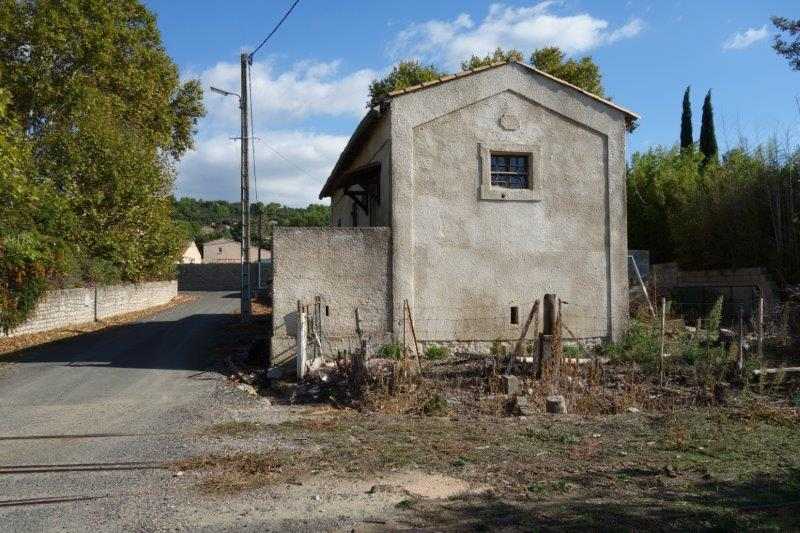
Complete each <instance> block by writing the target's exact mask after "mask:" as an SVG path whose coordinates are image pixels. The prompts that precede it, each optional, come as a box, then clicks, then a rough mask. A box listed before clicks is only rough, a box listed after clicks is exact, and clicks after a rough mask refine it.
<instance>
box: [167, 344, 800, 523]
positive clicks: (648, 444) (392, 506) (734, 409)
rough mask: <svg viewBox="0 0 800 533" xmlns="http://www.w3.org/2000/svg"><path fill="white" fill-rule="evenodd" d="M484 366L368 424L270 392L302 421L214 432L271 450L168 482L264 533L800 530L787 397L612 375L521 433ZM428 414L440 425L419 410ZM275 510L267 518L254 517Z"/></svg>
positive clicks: (241, 453) (394, 404)
mask: <svg viewBox="0 0 800 533" xmlns="http://www.w3.org/2000/svg"><path fill="white" fill-rule="evenodd" d="M476 361H480V362H479V363H476ZM483 361H484V358H479V357H469V356H464V355H454V356H451V357H450V358H449V359H447V360H443V361H436V362H426V363H425V372H424V378H423V379H422V382H421V383H419V384H417V385H416V386H415V387H414V388H413V390H412V389H409V390H406V391H400V392H399V393H398V392H397V391H395V394H394V395H392V396H391V397H384V396H380V397H378V398H372V399H371V401H370V402H368V405H366V404H365V405H361V406H358V407H359V408H358V409H354V408H350V407H344V406H343V404H342V402H341V391H339V390H336V388H335V387H325V386H322V387H320V384H319V383H316V384H314V383H309V384H306V385H305V386H301V387H295V386H293V385H292V384H291V383H289V382H288V381H286V382H282V383H274V382H273V383H272V384H271V386H270V387H268V388H266V387H265V388H264V389H263V390H262V392H264V393H265V394H266V395H267V397H268V398H270V401H271V407H270V409H271V410H273V411H276V410H277V411H280V410H284V409H294V410H293V411H292V414H291V415H290V416H286V417H282V421H280V422H277V423H265V422H261V421H259V420H258V418H257V417H256V418H253V419H250V420H247V421H243V420H242V421H238V422H233V423H228V424H223V425H220V426H215V427H212V428H209V429H208V431H209V432H210V433H213V434H218V435H228V436H231V435H236V437H237V439H239V440H240V441H241V442H248V443H252V442H253V441H254V439H255V440H258V439H259V436H261V438H264V436H267V435H268V436H269V443H268V444H267V445H264V446H255V447H254V446H251V445H248V446H246V449H239V450H236V451H234V450H229V452H228V453H223V454H219V453H209V454H205V455H201V456H196V457H193V458H190V459H188V460H186V461H184V462H179V463H176V464H175V465H174V466H173V468H174V469H176V471H179V472H181V476H182V477H183V480H184V482H185V483H186V484H187V489H188V490H190V491H193V492H194V493H195V494H197V495H201V497H202V498H209V499H211V500H213V501H219V502H225V504H226V505H233V506H235V507H236V509H237V510H238V509H241V513H243V516H246V517H247V518H246V523H247V524H249V525H251V526H253V527H263V528H270V527H277V528H278V529H281V528H290V529H296V530H303V529H306V530H313V529H320V530H342V531H345V530H347V531H350V530H364V531H372V530H375V531H384V530H406V529H410V530H415V531H428V530H430V531H484V530H492V531H496V530H498V531H530V530H564V529H567V530H585V529H604V530H605V529H623V530H640V529H655V530H692V531H695V530H731V529H758V530H774V529H780V530H785V529H796V528H798V527H800V518H798V516H797V511H798V510H800V496H799V495H800V458H798V456H797V454H796V453H794V451H795V450H797V449H798V448H800V410H798V409H797V408H796V407H794V406H793V405H791V404H790V403H789V402H787V401H785V400H784V401H782V400H780V399H779V397H778V396H774V395H770V394H768V393H766V392H765V391H763V390H758V389H757V388H753V389H752V390H745V391H737V393H736V394H735V395H732V396H731V397H730V398H728V399H727V400H726V401H725V402H724V405H721V404H720V403H719V402H715V401H713V399H709V398H708V397H706V396H705V395H698V394H696V393H695V392H692V391H691V390H690V389H689V388H683V389H682V388H679V387H675V386H670V387H661V388H655V387H649V388H648V387H644V386H642V385H641V383H640V382H632V381H631V378H630V376H628V374H626V371H627V370H626V369H624V368H623V369H608V370H605V371H604V372H605V373H606V374H607V375H606V377H605V378H604V379H603V385H602V391H601V390H600V389H597V390H593V389H591V387H589V388H588V389H587V388H586V387H584V388H585V389H586V390H584V392H583V393H582V394H573V395H571V396H569V397H570V403H571V405H570V409H571V410H573V411H577V412H581V413H582V414H568V415H547V414H544V408H543V404H542V401H541V395H540V394H537V392H536V391H533V390H528V391H526V396H527V397H528V398H530V405H531V406H532V408H533V410H534V411H535V412H534V413H533V414H529V415H528V416H519V414H520V413H518V412H517V413H516V414H515V413H514V410H513V408H510V406H509V403H510V400H511V398H510V397H508V396H506V395H503V394H501V393H499V392H498V385H497V378H496V377H492V376H489V377H488V378H487V376H486V373H485V368H482V366H483V367H485V362H483ZM561 377H562V383H563V382H568V383H576V382H577V381H578V377H577V376H561ZM609 383H611V384H613V386H612V385H609ZM529 384H530V385H531V386H534V387H535V386H536V384H535V382H534V381H533V380H532V381H531V382H530V383H528V382H525V385H524V386H525V387H527V386H528V385H529ZM579 388H580V387H577V388H576V390H577V389H579ZM544 392H545V393H548V394H549V393H550V392H551V391H549V390H548V391H544ZM572 392H575V391H572ZM587 397H589V398H591V399H590V400H589V399H587ZM431 399H436V400H437V401H435V402H433V404H434V405H435V406H436V408H435V409H428V408H427V407H425V406H427V405H428V404H430V403H431V401H430V400H431ZM264 499H266V501H268V502H269V503H270V505H269V506H268V512H267V513H266V514H265V512H264V510H263V509H261V508H259V507H258V506H254V505H251V502H254V501H263V500H264ZM276 524H277V526H276ZM217 525H219V524H217Z"/></svg>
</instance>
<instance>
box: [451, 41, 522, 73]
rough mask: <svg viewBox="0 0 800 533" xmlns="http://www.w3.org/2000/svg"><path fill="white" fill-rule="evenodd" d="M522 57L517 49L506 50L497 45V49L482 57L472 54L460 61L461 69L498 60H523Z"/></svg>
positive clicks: (485, 64) (483, 65) (497, 61)
mask: <svg viewBox="0 0 800 533" xmlns="http://www.w3.org/2000/svg"><path fill="white" fill-rule="evenodd" d="M524 60H525V59H524V57H523V55H522V52H520V51H519V50H517V49H515V48H512V49H510V50H508V51H505V50H503V49H502V48H500V47H499V46H498V47H497V49H496V50H495V51H494V52H493V53H491V54H487V55H485V56H483V57H479V56H476V55H473V56H472V57H470V58H469V59H467V60H466V61H462V62H461V70H472V69H476V68H479V67H485V66H487V65H491V64H492V63H499V62H500V61H524Z"/></svg>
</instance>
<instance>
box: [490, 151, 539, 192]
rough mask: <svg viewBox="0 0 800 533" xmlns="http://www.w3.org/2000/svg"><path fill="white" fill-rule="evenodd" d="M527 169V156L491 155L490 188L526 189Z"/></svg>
mask: <svg viewBox="0 0 800 533" xmlns="http://www.w3.org/2000/svg"><path fill="white" fill-rule="evenodd" d="M529 168H530V167H529V166H528V156H527V155H516V154H505V155H500V154H492V186H494V187H503V188H506V189H527V188H528V179H529V177H528V169H529Z"/></svg>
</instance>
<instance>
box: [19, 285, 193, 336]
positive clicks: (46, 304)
mask: <svg viewBox="0 0 800 533" xmlns="http://www.w3.org/2000/svg"><path fill="white" fill-rule="evenodd" d="M177 294H178V283H177V281H156V282H151V283H138V284H130V285H111V286H107V287H97V288H95V287H84V288H78V289H62V290H55V291H48V292H47V293H46V294H45V296H44V297H43V298H42V300H41V301H40V302H39V304H38V305H37V306H36V309H35V310H34V312H33V314H32V315H31V317H30V318H29V319H28V320H26V321H25V322H24V323H23V324H22V325H20V326H19V327H18V328H16V329H14V330H13V331H12V332H11V333H10V334H9V335H8V336H9V337H15V336H18V335H26V334H30V333H41V332H43V331H49V330H53V329H60V328H66V327H70V326H77V325H80V324H86V323H89V322H94V321H96V320H103V319H107V318H110V317H112V316H115V315H120V314H124V313H131V312H134V311H141V310H143V309H147V308H149V307H155V306H157V305H163V304H165V303H168V302H169V301H170V300H172V299H173V298H174V297H175V296H177Z"/></svg>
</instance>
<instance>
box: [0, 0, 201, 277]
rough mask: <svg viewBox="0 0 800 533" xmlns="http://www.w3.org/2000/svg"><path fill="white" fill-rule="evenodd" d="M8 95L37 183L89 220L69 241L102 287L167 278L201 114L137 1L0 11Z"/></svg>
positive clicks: (58, 2)
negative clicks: (182, 179)
mask: <svg viewBox="0 0 800 533" xmlns="http://www.w3.org/2000/svg"><path fill="white" fill-rule="evenodd" d="M0 36H2V37H0V64H2V65H3V66H4V67H5V68H4V69H3V72H2V76H0V87H4V88H6V89H7V90H8V91H9V93H10V94H11V96H12V100H11V104H10V106H9V111H10V113H11V114H12V116H13V117H14V118H15V119H16V120H17V121H18V122H19V123H20V124H21V126H22V127H23V129H24V131H25V132H26V136H27V141H28V142H29V143H30V145H31V147H32V149H31V159H32V163H31V164H32V167H33V170H32V172H31V176H35V177H36V179H37V180H39V181H41V182H42V184H45V185H47V186H49V187H51V188H53V189H55V190H56V191H58V194H59V198H61V199H63V201H64V203H65V205H66V207H67V209H68V210H69V211H70V213H71V215H72V216H73V217H75V218H76V219H77V220H78V221H79V222H80V223H79V224H77V223H76V224H75V225H73V226H72V227H71V228H69V229H68V230H67V231H66V233H65V237H67V240H68V241H69V242H70V243H71V245H73V247H74V250H75V254H76V261H75V262H77V263H78V266H79V275H81V276H82V277H83V278H84V279H88V280H93V281H116V280H128V281H136V280H143V279H151V278H158V277H163V276H169V275H170V272H171V269H172V264H173V261H174V258H175V256H176V255H177V250H178V245H177V244H176V241H179V240H180V231H179V229H178V228H177V227H176V226H175V225H174V224H173V223H172V220H171V216H170V202H169V197H168V195H169V192H170V190H171V188H172V180H173V171H172V169H173V167H174V164H175V162H176V160H177V159H178V158H179V157H180V156H181V155H182V154H183V153H185V152H186V151H187V150H188V149H190V148H191V147H192V143H193V139H192V135H193V133H194V130H195V127H196V124H197V121H198V119H199V118H200V117H201V116H202V115H203V113H204V110H203V105H202V90H201V87H200V85H199V82H197V81H196V80H191V81H188V82H185V83H182V82H181V81H180V78H179V75H178V69H177V67H176V65H175V64H174V63H173V62H172V60H171V59H170V58H169V56H168V55H167V54H166V52H165V50H164V46H163V44H162V43H161V37H160V34H159V31H158V28H157V26H156V20H155V16H154V15H153V14H152V13H151V12H150V11H148V10H147V9H146V8H145V7H144V6H143V5H142V4H141V3H140V2H139V1H138V0H116V1H114V2H107V1H105V0H19V1H16V2H3V3H2V8H0Z"/></svg>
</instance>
